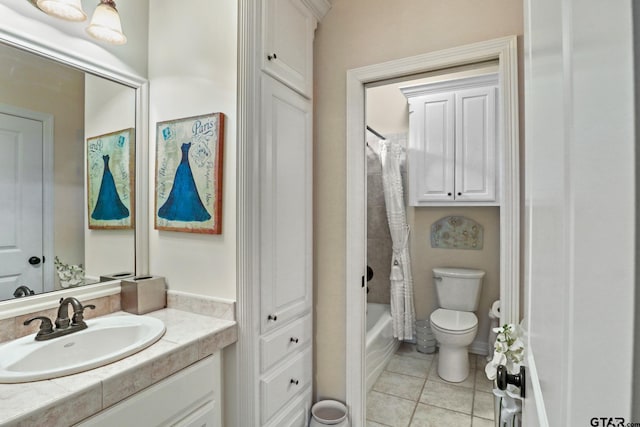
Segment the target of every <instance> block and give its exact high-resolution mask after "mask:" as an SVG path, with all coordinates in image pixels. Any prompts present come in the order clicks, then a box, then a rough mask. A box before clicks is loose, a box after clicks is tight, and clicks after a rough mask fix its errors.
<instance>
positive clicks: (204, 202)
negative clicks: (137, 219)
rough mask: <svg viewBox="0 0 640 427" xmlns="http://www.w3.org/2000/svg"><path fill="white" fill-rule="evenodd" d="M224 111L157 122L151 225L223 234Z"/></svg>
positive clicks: (162, 228) (171, 229) (167, 228)
mask: <svg viewBox="0 0 640 427" xmlns="http://www.w3.org/2000/svg"><path fill="white" fill-rule="evenodd" d="M223 159H224V114H223V113H210V114H204V115H199V116H192V117H185V118H181V119H175V120H169V121H163V122H158V123H157V124H156V168H155V170H156V172H155V209H154V226H155V229H157V230H166V231H180V232H185V233H204V234H222V178H223V173H222V172H223Z"/></svg>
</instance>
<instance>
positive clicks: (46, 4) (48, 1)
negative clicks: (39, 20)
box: [36, 0, 87, 22]
mask: <svg viewBox="0 0 640 427" xmlns="http://www.w3.org/2000/svg"><path fill="white" fill-rule="evenodd" d="M36 4H37V5H38V8H39V9H40V10H42V11H43V12H45V13H46V14H47V15H51V16H55V17H57V18H62V19H66V20H67V21H78V22H79V21H84V20H85V19H87V14H86V13H84V10H82V3H80V0H38V2H37V3H36Z"/></svg>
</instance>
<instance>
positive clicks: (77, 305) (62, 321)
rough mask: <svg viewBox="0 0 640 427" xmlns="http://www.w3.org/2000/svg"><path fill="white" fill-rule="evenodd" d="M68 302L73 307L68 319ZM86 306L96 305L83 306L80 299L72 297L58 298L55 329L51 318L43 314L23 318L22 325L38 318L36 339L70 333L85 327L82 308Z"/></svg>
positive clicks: (42, 339)
mask: <svg viewBox="0 0 640 427" xmlns="http://www.w3.org/2000/svg"><path fill="white" fill-rule="evenodd" d="M69 304H71V307H72V308H73V316H72V317H71V319H69ZM86 308H90V309H92V310H93V309H95V308H96V306H95V305H93V304H88V305H85V306H83V305H82V303H81V302H80V301H78V300H77V299H76V298H74V297H67V298H64V299H62V298H60V307H58V316H57V317H56V321H55V325H56V328H55V330H54V329H53V325H52V323H51V320H50V319H49V318H48V317H45V316H36V317H33V318H31V319H28V320H25V322H24V325H25V326H26V325H28V324H30V323H31V322H33V321H34V320H40V321H41V322H42V323H40V330H39V331H38V333H37V334H36V341H44V340H50V339H52V338H56V337H62V336H64V335H68V334H72V333H74V332H77V331H81V330H83V329H86V328H87V324H86V323H85V321H84V310H85V309H86Z"/></svg>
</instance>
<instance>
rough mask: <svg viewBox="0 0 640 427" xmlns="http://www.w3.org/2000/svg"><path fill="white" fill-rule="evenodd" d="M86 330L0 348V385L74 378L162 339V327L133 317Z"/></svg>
mask: <svg viewBox="0 0 640 427" xmlns="http://www.w3.org/2000/svg"><path fill="white" fill-rule="evenodd" d="M86 323H87V329H84V330H81V331H79V332H75V333H72V334H69V335H65V336H62V337H59V338H54V339H51V340H48V341H36V340H34V335H33V334H32V335H28V336H26V337H22V338H18V339H16V340H13V341H10V342H8V343H6V344H2V345H0V383H21V382H27V381H37V380H46V379H50V378H56V377H61V376H63V375H69V374H75V373H78V372H82V371H86V370H89V369H93V368H97V367H99V366H103V365H106V364H108V363H111V362H114V361H116V360H119V359H122V358H124V357H127V356H130V355H131V354H133V353H136V352H138V351H140V350H142V349H144V348H146V347H148V346H150V345H151V344H153V343H155V342H156V341H158V340H159V339H160V337H162V335H163V334H164V331H165V327H164V323H163V322H162V321H161V320H159V319H156V318H153V317H147V316H134V315H117V316H106V317H99V318H96V319H90V320H87V321H86Z"/></svg>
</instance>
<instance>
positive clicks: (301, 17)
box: [262, 0, 316, 97]
mask: <svg viewBox="0 0 640 427" xmlns="http://www.w3.org/2000/svg"><path fill="white" fill-rule="evenodd" d="M262 6H263V9H262V69H263V70H264V71H266V72H267V73H269V74H270V75H271V76H273V77H275V78H276V79H278V80H280V81H281V82H283V83H285V84H287V85H288V86H290V87H291V88H293V89H295V90H296V91H298V92H300V93H302V94H303V95H305V96H307V97H311V91H312V89H313V32H314V31H315V28H316V19H315V18H314V17H313V15H312V14H311V12H310V11H309V9H308V8H307V7H306V6H305V5H304V4H303V3H302V0H268V1H265V2H263V3H262Z"/></svg>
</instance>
